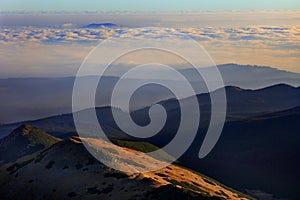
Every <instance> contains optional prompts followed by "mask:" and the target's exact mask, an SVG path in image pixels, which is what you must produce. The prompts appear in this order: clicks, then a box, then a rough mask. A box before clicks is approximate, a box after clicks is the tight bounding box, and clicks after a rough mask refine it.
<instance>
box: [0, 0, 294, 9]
mask: <svg viewBox="0 0 300 200" xmlns="http://www.w3.org/2000/svg"><path fill="white" fill-rule="evenodd" d="M299 9H300V1H299V0H223V1H221V0H207V1H200V0H184V1H183V0H172V1H166V0H151V1H150V0H109V1H108V0H106V1H97V0H89V1H82V0H51V1H42V0H26V1H25V0H1V3H0V10H2V11H17V10H103V11H115V10H129V11H132V10H299Z"/></svg>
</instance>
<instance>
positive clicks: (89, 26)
mask: <svg viewBox="0 0 300 200" xmlns="http://www.w3.org/2000/svg"><path fill="white" fill-rule="evenodd" d="M117 26H118V25H117V24H113V23H100V24H97V23H92V24H89V25H87V26H84V27H83V28H104V27H107V28H115V27H117Z"/></svg>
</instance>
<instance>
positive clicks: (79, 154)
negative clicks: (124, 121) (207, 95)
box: [0, 137, 250, 200]
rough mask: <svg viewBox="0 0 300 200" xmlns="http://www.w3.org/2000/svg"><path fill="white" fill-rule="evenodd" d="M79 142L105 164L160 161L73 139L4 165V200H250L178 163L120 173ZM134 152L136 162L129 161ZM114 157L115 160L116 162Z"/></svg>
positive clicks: (139, 164)
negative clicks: (93, 149) (85, 144)
mask: <svg viewBox="0 0 300 200" xmlns="http://www.w3.org/2000/svg"><path fill="white" fill-rule="evenodd" d="M81 140H83V141H85V142H87V143H89V144H92V145H93V147H94V148H95V149H97V151H98V152H99V153H100V152H101V155H103V159H105V162H112V163H118V165H119V166H121V167H122V166H123V167H126V168H132V169H138V168H147V167H148V166H153V165H155V163H157V162H161V161H159V160H155V159H154V158H152V157H149V156H147V155H145V154H144V153H142V152H139V151H134V150H130V151H129V150H128V149H126V148H124V147H115V146H112V145H111V144H108V143H106V142H104V141H102V140H99V139H91V138H78V137H72V138H69V139H67V140H65V141H63V142H59V143H57V144H55V145H53V146H52V147H51V148H49V149H47V150H45V151H43V152H41V153H40V154H38V155H32V156H27V157H23V158H20V159H18V160H17V161H15V162H14V163H10V164H7V165H5V166H2V167H0V185H1V187H0V195H1V199H15V198H19V199H22V197H20V196H19V195H20V194H22V196H23V197H30V199H39V198H40V197H41V196H42V197H43V198H46V199H70V198H72V199H120V198H122V199H137V200H139V199H158V200H164V199H174V200H177V199H178V200H185V199H189V200H191V199H192V200H193V199H224V198H226V199H228V198H230V199H243V200H246V199H250V197H248V196H245V195H244V194H242V193H239V192H237V191H235V190H232V189H230V188H228V187H226V186H223V185H221V184H220V183H218V182H216V181H214V180H212V179H210V178H208V177H206V176H203V175H201V174H198V173H194V172H191V171H189V170H187V169H184V168H181V167H179V166H175V165H169V166H168V167H166V168H163V169H160V170H157V171H155V172H146V173H143V174H140V173H134V174H127V173H122V172H119V171H116V170H113V169H111V168H108V167H106V166H105V165H103V164H102V163H99V162H98V161H97V160H96V159H94V158H93V157H92V156H91V155H90V154H89V153H88V152H87V150H86V149H85V147H84V146H83V144H82V142H81ZM131 154H135V155H136V157H137V158H139V157H140V159H137V158H136V159H134V160H132V158H131V157H130V155H131ZM113 156H114V159H113Z"/></svg>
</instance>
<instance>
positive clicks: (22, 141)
mask: <svg viewBox="0 0 300 200" xmlns="http://www.w3.org/2000/svg"><path fill="white" fill-rule="evenodd" d="M59 141H61V140H60V139H58V138H55V137H53V136H51V135H48V134H47V133H45V132H44V131H42V130H40V129H38V128H36V127H33V126H31V125H28V124H26V125H22V126H20V127H18V128H17V129H15V130H14V131H13V132H12V133H11V134H9V135H8V136H6V137H4V138H2V139H1V140H0V158H1V163H7V162H10V161H14V160H16V159H18V158H20V157H23V156H25V155H28V154H31V153H33V152H36V151H39V150H42V149H45V148H48V147H50V146H52V145H53V144H55V143H57V142H59ZM1 163H0V164H1Z"/></svg>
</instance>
